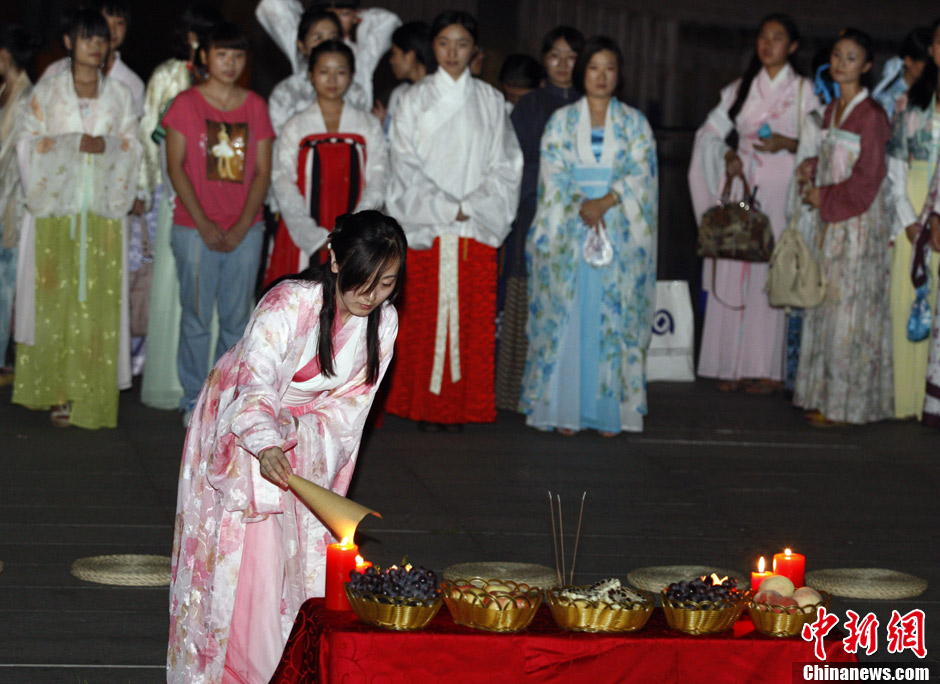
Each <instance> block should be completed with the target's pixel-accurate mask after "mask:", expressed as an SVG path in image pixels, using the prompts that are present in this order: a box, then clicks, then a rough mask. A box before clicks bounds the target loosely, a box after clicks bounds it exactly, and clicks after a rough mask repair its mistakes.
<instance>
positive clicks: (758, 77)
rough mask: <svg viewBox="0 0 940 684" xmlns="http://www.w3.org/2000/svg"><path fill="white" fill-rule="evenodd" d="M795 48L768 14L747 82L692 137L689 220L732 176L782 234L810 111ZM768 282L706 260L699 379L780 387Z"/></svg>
mask: <svg viewBox="0 0 940 684" xmlns="http://www.w3.org/2000/svg"><path fill="white" fill-rule="evenodd" d="M798 46H799V32H798V30H797V28H796V24H795V23H794V22H793V20H792V19H791V18H790V17H788V16H787V15H784V14H772V15H770V16H768V17H765V18H764V20H763V21H761V23H760V28H759V33H758V36H757V46H756V49H755V52H754V56H753V57H752V58H751V63H750V65H749V67H748V69H747V71H746V72H745V74H744V77H743V78H741V79H740V80H738V81H735V82H734V83H732V84H730V85H729V86H728V87H726V88H725V89H724V90H723V91H722V93H721V102H720V103H719V104H718V106H717V107H716V108H715V109H713V110H712V112H711V113H710V114H709V115H708V119H707V120H706V121H705V123H704V124H702V126H701V128H699V130H698V131H697V132H696V135H695V146H694V148H693V151H692V162H691V165H690V168H689V187H690V190H691V193H692V204H693V206H694V208H695V213H696V216H698V217H701V216H702V215H703V214H704V213H705V212H706V211H707V210H708V209H709V208H710V207H712V206H714V205H715V203H716V202H717V201H718V199H719V197H720V196H721V193H722V190H723V188H724V185H725V184H726V183H735V187H734V192H735V193H739V192H740V190H739V189H738V188H739V187H740V184H739V183H736V182H735V181H734V178H735V176H738V175H742V174H743V175H744V176H745V177H746V178H747V181H748V182H749V184H750V186H751V188H752V189H753V188H755V186H756V187H757V190H758V195H757V196H758V198H759V200H760V210H761V211H762V212H763V213H764V214H766V215H767V216H768V217H769V218H770V222H771V226H772V228H773V232H774V236H775V237H779V235H780V233H781V232H782V231H783V229H784V228H785V227H786V216H785V213H786V212H785V207H786V196H787V186H788V184H789V182H790V179H791V178H792V176H793V168H794V163H795V162H794V159H795V158H794V153H795V152H796V148H797V136H798V132H797V131H798V130H799V125H798V122H799V120H800V119H801V118H802V117H803V116H805V114H806V113H807V112H809V111H810V110H812V109H813V108H814V107H815V106H816V105H817V101H816V97H815V95H813V89H812V87H811V86H810V85H809V83H808V82H806V80H805V79H804V78H803V77H801V76H800V75H799V73H798V72H797V70H796V69H795V68H794V67H793V56H794V54H795V52H796V50H797V47H798ZM801 82H802V83H803V85H802V87H801ZM736 196H737V195H732V197H736ZM766 281H767V264H765V263H750V262H743V261H734V260H730V259H706V260H705V263H704V267H703V273H702V284H703V287H704V288H705V289H706V290H708V291H709V292H708V301H707V305H706V308H705V326H704V329H703V333H702V349H701V355H700V357H699V367H698V373H699V375H701V376H703V377H708V378H717V379H718V380H719V383H718V387H719V389H722V390H726V391H727V390H734V389H739V388H741V387H743V386H744V385H745V383H746V381H751V380H753V381H755V382H753V383H749V382H748V383H747V384H749V385H750V387H749V388H748V391H751V392H755V393H768V392H772V391H774V390H776V389H782V386H783V385H782V382H781V381H782V379H783V358H784V344H785V334H786V317H785V314H784V312H783V310H782V309H774V308H772V307H771V306H770V304H769V302H768V301H767V295H766V293H765V292H764V285H765V283H766Z"/></svg>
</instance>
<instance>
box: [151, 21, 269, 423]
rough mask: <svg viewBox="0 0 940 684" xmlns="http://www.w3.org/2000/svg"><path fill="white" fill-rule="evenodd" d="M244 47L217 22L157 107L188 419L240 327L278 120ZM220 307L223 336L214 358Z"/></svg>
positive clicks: (236, 32) (247, 311) (234, 31)
mask: <svg viewBox="0 0 940 684" xmlns="http://www.w3.org/2000/svg"><path fill="white" fill-rule="evenodd" d="M247 47H248V41H247V40H246V38H245V36H244V34H243V33H242V32H241V30H240V29H239V28H238V27H236V26H235V25H233V24H230V23H228V22H221V23H219V24H216V25H215V26H214V27H213V28H212V29H210V31H209V32H208V35H207V36H206V37H205V39H204V40H203V47H202V48H201V49H200V56H201V58H202V60H203V62H204V63H205V64H206V66H207V69H208V72H209V77H208V79H207V80H206V82H205V83H202V84H200V85H198V86H196V87H194V88H190V89H189V90H186V91H184V92H182V93H180V94H179V95H178V96H177V97H176V99H175V100H174V101H173V104H172V105H171V106H170V108H169V110H168V111H167V113H166V115H165V116H164V117H163V126H164V128H166V130H167V138H166V156H167V171H168V174H169V176H170V180H171V181H172V183H173V188H174V190H176V194H177V197H176V206H175V209H174V213H173V223H174V226H173V233H172V236H171V239H170V242H171V245H172V247H173V254H174V256H175V258H176V266H177V273H178V276H179V279H180V303H181V305H182V318H181V321H180V344H179V357H178V360H177V368H178V370H179V376H180V384H181V385H182V386H183V399H182V401H181V403H180V409H181V410H182V411H183V412H184V416H183V422H184V423H188V422H189V414H190V412H191V409H192V405H193V402H194V401H195V399H196V395H197V394H198V393H199V389H200V388H201V387H202V383H203V380H205V378H206V374H207V373H208V371H209V367H210V363H214V361H215V360H217V359H218V358H219V357H220V356H222V354H223V353H225V351H226V350H227V349H228V348H229V347H231V346H232V345H233V344H235V342H237V341H238V340H239V339H240V338H241V336H242V333H243V332H244V329H245V324H246V323H247V322H248V318H249V316H250V315H251V310H252V294H253V291H254V286H255V280H256V276H257V273H258V267H259V263H260V259H261V244H262V237H263V228H262V222H261V204H262V202H263V201H264V197H265V195H266V193H267V191H268V185H269V183H270V181H271V150H272V145H273V138H274V129H273V128H272V127H271V121H270V119H269V118H268V110H267V106H266V105H265V103H264V100H263V99H262V98H261V97H260V96H258V95H257V94H256V93H253V92H251V91H249V90H246V89H244V88H242V87H241V86H239V85H238V84H237V81H238V79H239V77H240V76H241V75H242V71H244V68H245V63H246V60H247V55H248V53H247ZM216 309H217V310H218V316H219V339H218V343H217V345H216V348H215V355H214V358H213V359H210V358H209V341H210V340H209V337H210V328H209V326H210V323H211V321H212V315H213V311H214V310H216Z"/></svg>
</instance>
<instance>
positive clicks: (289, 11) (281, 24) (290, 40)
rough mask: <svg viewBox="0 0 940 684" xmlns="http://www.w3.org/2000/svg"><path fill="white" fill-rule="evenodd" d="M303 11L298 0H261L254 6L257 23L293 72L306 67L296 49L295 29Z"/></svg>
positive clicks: (298, 24)
mask: <svg viewBox="0 0 940 684" xmlns="http://www.w3.org/2000/svg"><path fill="white" fill-rule="evenodd" d="M303 13H304V8H303V5H301V4H300V1H299V0H261V2H259V3H258V6H257V7H256V8H255V17H256V18H257V19H258V23H259V24H261V27H262V28H263V29H264V30H265V32H266V33H267V34H268V35H269V36H270V37H271V40H273V41H274V42H275V44H276V45H277V46H278V47H279V48H280V49H281V52H283V53H284V55H285V56H286V57H287V61H288V62H290V66H291V70H292V71H293V72H294V73H298V72H300V71H303V70H305V69H306V66H305V65H304V64H303V60H302V59H301V57H300V53H299V52H298V51H297V29H298V27H299V26H300V17H301V15H302V14H303Z"/></svg>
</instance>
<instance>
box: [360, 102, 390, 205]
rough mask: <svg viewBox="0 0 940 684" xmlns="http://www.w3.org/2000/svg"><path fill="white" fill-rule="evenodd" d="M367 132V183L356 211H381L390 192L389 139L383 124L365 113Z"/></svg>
mask: <svg viewBox="0 0 940 684" xmlns="http://www.w3.org/2000/svg"><path fill="white" fill-rule="evenodd" d="M362 116H363V118H364V119H365V121H366V126H365V128H366V130H365V131H363V133H364V137H365V139H366V176H365V178H366V183H365V187H364V188H363V189H362V195H361V196H360V197H359V203H358V204H357V205H356V211H362V210H364V209H381V208H382V206H383V205H384V204H385V195H386V193H387V190H388V177H389V156H388V139H387V138H386V137H385V133H384V132H383V131H382V124H380V123H379V120H378V119H376V118H375V117H374V116H372V115H371V114H368V113H366V112H363V115H362Z"/></svg>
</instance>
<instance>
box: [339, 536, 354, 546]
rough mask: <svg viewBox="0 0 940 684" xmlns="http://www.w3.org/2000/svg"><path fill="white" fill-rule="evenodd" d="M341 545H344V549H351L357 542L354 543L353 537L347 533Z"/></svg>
mask: <svg viewBox="0 0 940 684" xmlns="http://www.w3.org/2000/svg"><path fill="white" fill-rule="evenodd" d="M339 545H340V546H341V547H343V548H344V549H351V548H352V547H354V546H355V544H353V541H352V537H351V536H349V535H346V536H345V537H343V541H341V542H340V543H339Z"/></svg>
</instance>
